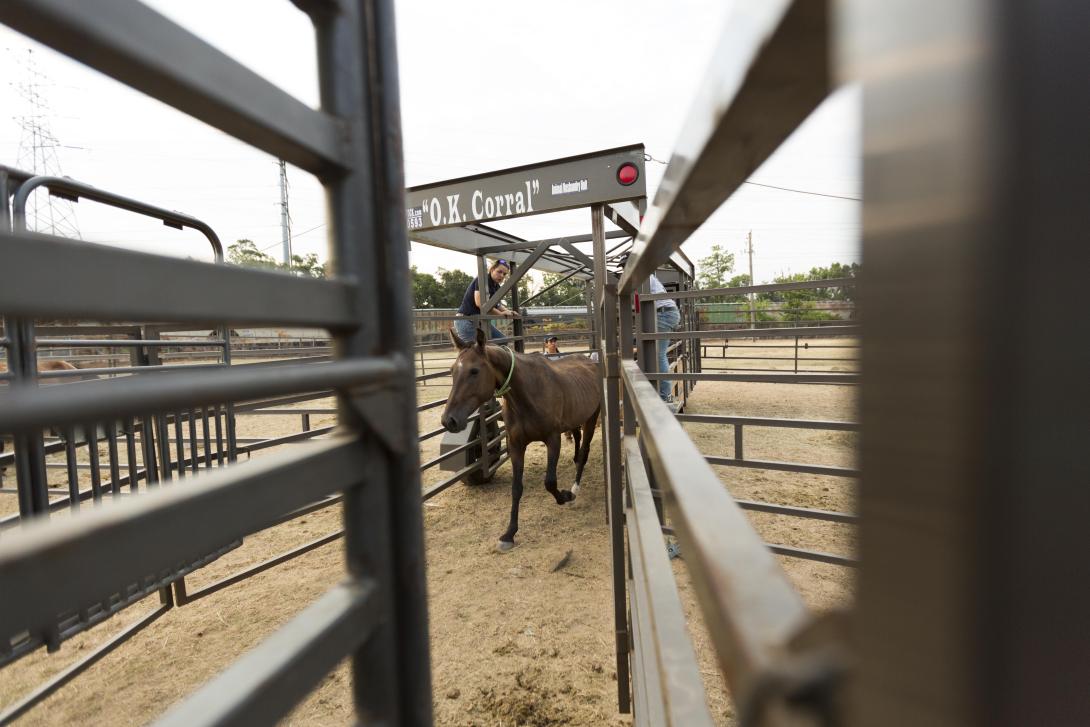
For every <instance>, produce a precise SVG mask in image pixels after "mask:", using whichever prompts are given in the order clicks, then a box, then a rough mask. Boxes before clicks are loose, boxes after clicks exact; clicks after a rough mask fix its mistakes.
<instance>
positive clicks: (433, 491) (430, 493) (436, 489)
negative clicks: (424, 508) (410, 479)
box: [423, 462, 481, 502]
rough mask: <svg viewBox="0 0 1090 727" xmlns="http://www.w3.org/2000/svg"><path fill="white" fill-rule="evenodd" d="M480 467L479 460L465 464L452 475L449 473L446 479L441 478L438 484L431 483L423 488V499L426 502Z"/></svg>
mask: <svg viewBox="0 0 1090 727" xmlns="http://www.w3.org/2000/svg"><path fill="white" fill-rule="evenodd" d="M480 468H481V464H480V462H474V463H473V464H470V465H466V466H465V467H463V468H462V469H460V470H458V471H457V472H455V473H454V474H453V475H451V476H450V477H448V478H447V479H445V480H443V481H442V482H440V483H439V484H437V485H432V486H431V487H429V488H428V489H426V490H424V495H423V500H424V501H425V502H427V501H428V500H430V499H431V498H433V497H435V496H436V495H438V494H439V493H440V492H442V491H443V490H446V489H447V488H449V487H450V486H451V485H453V484H455V483H456V482H458V481H459V480H461V479H462V478H463V477H465V476H466V475H468V474H469V473H470V472H473V471H474V470H479V469H480Z"/></svg>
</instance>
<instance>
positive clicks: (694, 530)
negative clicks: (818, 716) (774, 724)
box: [621, 361, 808, 695]
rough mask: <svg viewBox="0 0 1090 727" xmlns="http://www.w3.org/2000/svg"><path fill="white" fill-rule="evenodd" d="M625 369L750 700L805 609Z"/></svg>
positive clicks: (728, 658) (644, 385)
mask: <svg viewBox="0 0 1090 727" xmlns="http://www.w3.org/2000/svg"><path fill="white" fill-rule="evenodd" d="M621 372H622V376H623V380H624V384H625V387H626V392H627V396H628V397H630V398H631V401H632V404H633V406H634V407H635V410H636V415H637V418H638V421H639V426H640V429H641V434H642V437H643V442H644V445H645V449H646V452H647V458H648V461H649V462H650V466H651V469H652V471H653V472H654V475H655V481H656V482H657V483H658V485H659V486H660V487H661V488H662V489H663V490H664V492H665V495H666V499H667V504H668V505H669V508H670V516H671V519H672V520H673V521H674V524H675V526H676V527H677V530H678V536H679V538H680V539H681V545H682V548H683V549H684V551H685V557H686V562H687V563H688V564H689V568H688V570H689V573H690V576H691V577H692V582H693V584H694V586H695V587H696V592H697V595H698V600H699V602H700V606H701V610H702V611H703V613H704V622H705V624H706V625H707V628H708V632H709V634H710V635H711V638H712V641H713V642H714V644H715V647H716V652H717V654H718V657H719V661H720V664H721V665H722V667H723V671H724V673H725V675H726V677H727V680H728V682H729V683H730V685H731V688H732V691H733V692H734V693H735V694H740V695H746V694H748V693H749V690H751V689H753V688H754V687H755V685H756V680H757V679H758V678H759V676H760V675H762V674H764V673H765V672H766V671H767V670H769V669H771V668H773V667H774V665H775V664H776V662H777V659H778V658H779V657H780V655H781V654H783V653H784V649H785V648H786V646H787V644H788V642H789V641H790V639H791V638H792V637H793V636H794V635H795V634H796V633H797V631H798V629H799V628H800V627H802V626H803V625H804V624H805V623H806V621H807V619H808V613H807V610H806V607H805V605H803V602H802V599H801V598H800V597H799V594H798V593H797V592H796V591H795V589H794V587H793V586H792V585H791V582H790V580H789V579H788V578H787V575H786V574H785V573H784V571H783V569H782V568H781V567H780V565H779V563H777V562H776V560H775V558H773V557H772V555H771V553H769V551H768V549H767V548H766V547H765V546H764V543H763V542H762V541H761V538H760V536H758V535H757V533H756V532H755V531H754V530H753V526H752V525H751V524H750V523H749V519H748V518H747V517H746V515H745V513H744V512H743V511H742V509H741V508H740V507H738V505H737V503H735V502H734V501H733V499H732V498H731V496H730V494H729V493H728V492H727V491H726V488H724V487H723V484H722V482H720V480H719V477H718V476H717V475H716V474H715V472H714V471H713V470H712V469H711V466H710V465H709V464H708V463H707V462H705V461H704V458H703V456H702V455H701V454H700V452H699V451H697V448H696V445H694V444H693V442H692V440H691V439H690V438H689V437H688V435H687V434H686V433H685V430H684V429H682V427H681V423H680V422H678V421H677V420H676V419H675V418H674V417H673V416H672V415H671V413H670V410H669V409H668V408H667V406H666V404H665V403H664V402H663V401H662V400H661V399H660V398H659V395H658V391H657V390H656V389H655V387H653V386H652V385H651V383H650V382H649V381H648V380H647V379H646V378H645V377H644V376H643V373H642V372H641V371H640V369H639V367H638V365H637V364H636V363H635V362H632V361H623V362H622V368H621Z"/></svg>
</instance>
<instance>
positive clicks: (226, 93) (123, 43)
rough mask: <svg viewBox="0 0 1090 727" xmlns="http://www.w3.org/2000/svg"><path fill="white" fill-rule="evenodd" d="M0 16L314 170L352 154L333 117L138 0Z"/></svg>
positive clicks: (60, 5)
mask: <svg viewBox="0 0 1090 727" xmlns="http://www.w3.org/2000/svg"><path fill="white" fill-rule="evenodd" d="M0 22H3V23H4V24H5V25H8V26H10V27H12V28H14V29H15V30H17V31H19V32H20V33H23V34H25V35H28V36H30V37H31V38H34V39H35V40H37V41H39V42H40V43H43V44H44V45H47V46H50V47H51V48H53V49H54V50H57V51H59V52H61V53H63V54H65V55H68V56H71V57H72V58H74V59H76V60H78V61H80V62H82V63H85V64H87V65H88V66H90V67H92V68H94V69H96V70H98V71H101V72H102V73H105V74H106V75H108V76H112V77H113V78H115V79H117V80H118V81H121V82H122V83H125V84H127V85H129V86H131V87H133V88H134V89H136V90H138V91H142V92H143V93H146V94H148V95H149V96H151V97H153V98H157V99H159V100H160V101H163V102H164V103H167V104H170V105H171V106H173V107H174V108H176V109H178V110H180V111H182V112H184V113H187V114H189V115H190V116H193V117H194V118H197V119H200V120H201V121H203V122H205V123H206V124H209V125H210V126H213V127H215V128H217V129H219V130H221V131H224V132H226V133H228V134H230V135H232V136H234V137H236V138H238V139H241V140H242V141H245V142H247V143H249V144H252V145H254V146H256V147H258V148H259V149H262V150H263V151H265V152H267V153H269V154H271V155H272V156H273V157H275V158H279V159H284V160H286V161H288V162H291V163H292V164H294V165H295V166H297V167H300V168H301V169H305V170H307V171H308V172H311V173H313V174H319V175H321V174H324V173H328V172H330V171H332V170H336V169H341V168H343V165H344V160H345V159H347V158H350V155H348V154H346V153H345V152H344V148H345V143H346V139H345V136H346V134H347V127H346V126H345V125H342V124H341V123H340V122H339V121H338V120H337V119H335V118H333V117H331V116H329V115H327V114H325V113H322V112H320V111H315V110H314V109H312V108H310V107H308V106H307V105H306V104H304V103H303V102H301V101H299V100H298V99H296V98H294V97H293V96H291V95H289V94H288V93H286V92H285V91H283V90H281V89H279V88H277V87H276V86H274V85H273V84H271V83H270V82H269V81H267V80H265V79H264V78H262V77H261V76H259V75H258V74H256V73H254V72H253V71H251V70H250V69H248V68H246V67H245V66H243V65H242V64H241V63H239V62H238V61H236V60H234V59H232V58H231V57H230V56H228V55H226V54H225V53H223V51H221V50H219V49H218V48H216V47H215V46H213V45H210V44H209V43H207V42H205V41H203V40H201V39H200V38H199V37H197V36H196V35H194V34H192V33H190V32H189V31H187V30H185V29H184V28H182V27H181V26H179V25H177V24H176V23H174V22H172V21H171V20H168V19H167V18H165V17H164V16H162V15H160V14H159V13H157V12H156V11H154V10H152V9H151V8H148V7H146V6H145V5H144V4H142V3H140V2H136V0H110V1H109V2H98V3H94V4H88V3H83V2H78V1H74V0H9V1H8V2H5V3H0Z"/></svg>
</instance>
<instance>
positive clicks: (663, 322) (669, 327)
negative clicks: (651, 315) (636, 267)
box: [655, 305, 681, 401]
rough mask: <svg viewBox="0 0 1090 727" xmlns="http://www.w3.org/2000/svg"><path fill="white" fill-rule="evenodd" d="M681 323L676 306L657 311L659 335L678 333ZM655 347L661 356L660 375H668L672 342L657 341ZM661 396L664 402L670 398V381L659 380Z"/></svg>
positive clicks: (656, 325) (656, 322)
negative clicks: (668, 354)
mask: <svg viewBox="0 0 1090 727" xmlns="http://www.w3.org/2000/svg"><path fill="white" fill-rule="evenodd" d="M679 323H681V311H679V310H678V309H677V306H676V305H666V306H663V307H662V308H659V309H658V310H657V311H655V331H656V332H657V333H666V332H668V331H676V330H677V327H678V324H679ZM655 347H656V349H657V350H658V355H659V369H658V370H659V372H660V373H666V371H667V370H668V369H669V368H670V363H669V361H667V360H666V349H668V348H669V347H670V342H669V341H668V340H662V341H656V342H655ZM659 396H660V397H662V400H663V401H666V400H667V399H669V398H670V382H669V381H666V380H665V379H660V380H659Z"/></svg>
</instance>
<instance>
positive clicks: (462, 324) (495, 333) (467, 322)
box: [454, 317, 503, 343]
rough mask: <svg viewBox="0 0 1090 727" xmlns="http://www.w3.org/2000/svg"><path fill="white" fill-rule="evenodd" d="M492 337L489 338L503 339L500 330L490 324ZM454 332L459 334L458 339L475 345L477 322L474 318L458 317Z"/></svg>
mask: <svg viewBox="0 0 1090 727" xmlns="http://www.w3.org/2000/svg"><path fill="white" fill-rule="evenodd" d="M488 328H489V329H490V333H491V335H490V336H489V338H503V334H502V333H500V329H498V328H496V327H495V326H494V325H492V323H491V322H490V323H489V324H488ZM454 332H455V333H457V334H458V338H460V339H462V340H463V341H465V342H466V343H473V342H474V341H476V340H477V321H475V320H473V319H472V318H462V317H458V318H455V319H454Z"/></svg>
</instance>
